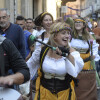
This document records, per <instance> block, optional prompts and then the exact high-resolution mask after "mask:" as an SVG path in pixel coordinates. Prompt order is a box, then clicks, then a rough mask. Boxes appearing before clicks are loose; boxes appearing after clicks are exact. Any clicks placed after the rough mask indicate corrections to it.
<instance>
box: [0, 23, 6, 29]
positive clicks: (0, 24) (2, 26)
mask: <svg viewBox="0 0 100 100" xmlns="http://www.w3.org/2000/svg"><path fill="white" fill-rule="evenodd" d="M7 26H8V22H6V23H3V22H0V27H1V28H6V27H7Z"/></svg>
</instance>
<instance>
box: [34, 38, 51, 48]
mask: <svg viewBox="0 0 100 100" xmlns="http://www.w3.org/2000/svg"><path fill="white" fill-rule="evenodd" d="M38 40H39V41H42V39H41V38H39V39H38ZM48 40H49V38H44V41H43V43H47V42H48ZM41 45H42V44H41V43H39V42H36V44H35V49H37V48H39V47H41Z"/></svg>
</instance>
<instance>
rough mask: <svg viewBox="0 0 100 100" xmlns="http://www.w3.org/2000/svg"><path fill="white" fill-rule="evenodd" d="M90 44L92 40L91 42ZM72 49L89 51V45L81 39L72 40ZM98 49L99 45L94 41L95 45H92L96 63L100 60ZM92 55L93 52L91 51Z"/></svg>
mask: <svg viewBox="0 0 100 100" xmlns="http://www.w3.org/2000/svg"><path fill="white" fill-rule="evenodd" d="M89 43H90V40H89ZM70 45H71V47H73V48H77V49H88V48H89V44H88V43H87V41H83V40H80V39H74V38H72V40H71V42H70ZM98 47H99V44H98V43H96V40H93V45H92V51H93V55H94V56H95V59H94V60H95V61H98V60H100V56H99V55H98ZM90 54H91V50H90Z"/></svg>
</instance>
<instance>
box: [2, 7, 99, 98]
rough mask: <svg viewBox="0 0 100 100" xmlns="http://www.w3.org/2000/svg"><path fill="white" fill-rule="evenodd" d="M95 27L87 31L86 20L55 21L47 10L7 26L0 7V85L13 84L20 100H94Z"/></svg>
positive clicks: (5, 12)
mask: <svg viewBox="0 0 100 100" xmlns="http://www.w3.org/2000/svg"><path fill="white" fill-rule="evenodd" d="M99 24H100V21H98V26H97V27H96V28H94V29H90V27H89V25H88V22H87V21H86V19H85V18H82V17H80V16H75V17H68V18H66V20H63V18H61V17H60V18H58V19H57V20H54V19H53V16H52V14H50V13H49V12H43V13H41V14H39V15H38V16H37V17H36V18H35V19H32V18H27V19H26V18H24V17H23V16H22V15H19V16H17V17H16V22H15V23H11V22H10V14H9V11H8V10H7V9H5V8H2V9H0V49H1V52H0V63H1V66H0V87H6V88H13V89H15V85H18V89H17V91H19V92H20V93H21V94H22V98H21V99H23V100H97V86H99V85H98V81H97V77H98V76H97V75H96V71H97V72H98V74H100V73H99V71H100V56H99V55H100V42H99V39H100V36H99V33H100V32H99V31H100V25H99ZM25 84H27V85H25ZM34 86H35V88H34V91H35V92H34V93H35V96H34V98H33V96H32V91H33V87H34ZM22 87H23V88H24V89H23V91H24V92H25V91H26V92H27V94H25V93H24V92H22V90H21V89H22ZM26 88H28V89H26ZM27 98H28V99H27ZM21 99H19V100H21Z"/></svg>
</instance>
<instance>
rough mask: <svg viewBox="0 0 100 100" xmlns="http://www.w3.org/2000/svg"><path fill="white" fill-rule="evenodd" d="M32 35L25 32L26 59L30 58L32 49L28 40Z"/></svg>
mask: <svg viewBox="0 0 100 100" xmlns="http://www.w3.org/2000/svg"><path fill="white" fill-rule="evenodd" d="M30 35H31V33H30V32H29V31H27V30H24V36H25V46H26V57H27V56H28V54H29V52H30V48H29V45H28V38H29V36H30Z"/></svg>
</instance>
